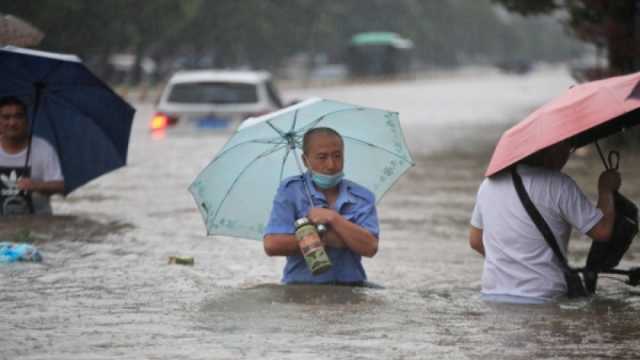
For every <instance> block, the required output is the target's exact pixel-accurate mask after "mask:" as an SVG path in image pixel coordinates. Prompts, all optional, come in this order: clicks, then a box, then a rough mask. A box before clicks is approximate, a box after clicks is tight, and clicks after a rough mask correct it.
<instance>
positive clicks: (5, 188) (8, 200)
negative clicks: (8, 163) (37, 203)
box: [0, 167, 33, 216]
mask: <svg viewBox="0 0 640 360" xmlns="http://www.w3.org/2000/svg"><path fill="white" fill-rule="evenodd" d="M30 173H31V168H30V167H27V169H26V170H25V168H14V167H0V215H5V216H7V215H26V214H33V203H32V200H31V193H28V192H25V191H22V190H20V189H19V188H18V181H20V179H22V178H23V177H28V176H29V174H30Z"/></svg>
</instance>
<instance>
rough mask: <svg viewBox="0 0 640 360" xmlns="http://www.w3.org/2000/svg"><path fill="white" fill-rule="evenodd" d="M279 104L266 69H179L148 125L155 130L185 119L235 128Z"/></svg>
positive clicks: (190, 123)
mask: <svg viewBox="0 0 640 360" xmlns="http://www.w3.org/2000/svg"><path fill="white" fill-rule="evenodd" d="M281 107H282V101H281V100H280V96H279V95H278V93H277V91H276V89H275V87H274V86H273V83H272V79H271V74H269V73H268V72H265V71H222V70H191V71H180V72H177V73H175V74H174V75H173V76H172V77H171V79H169V82H168V83H167V86H166V87H165V89H164V91H163V92H162V95H161V97H160V101H159V103H158V106H157V112H156V114H155V115H154V117H153V119H152V120H151V124H150V127H151V129H152V130H156V129H163V128H166V127H169V126H173V125H176V124H178V123H186V124H189V125H195V126H197V127H200V128H202V127H208V128H235V127H237V126H238V124H240V122H241V121H242V120H244V119H246V118H248V117H251V116H258V115H262V114H266V113H269V112H271V111H274V110H277V109H279V108H281Z"/></svg>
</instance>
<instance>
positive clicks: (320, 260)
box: [296, 224, 331, 275]
mask: <svg viewBox="0 0 640 360" xmlns="http://www.w3.org/2000/svg"><path fill="white" fill-rule="evenodd" d="M296 238H297V239H298V241H299V244H298V245H299V246H300V250H301V251H302V255H303V256H304V260H305V262H306V263H307V266H308V267H309V270H310V271H311V273H312V274H313V275H318V274H321V273H323V272H325V271H327V270H329V268H330V267H331V260H330V259H329V256H327V253H326V252H325V251H324V246H323V245H322V241H320V236H319V235H318V233H317V231H316V228H315V226H313V225H311V224H309V225H304V226H301V227H299V228H298V230H296Z"/></svg>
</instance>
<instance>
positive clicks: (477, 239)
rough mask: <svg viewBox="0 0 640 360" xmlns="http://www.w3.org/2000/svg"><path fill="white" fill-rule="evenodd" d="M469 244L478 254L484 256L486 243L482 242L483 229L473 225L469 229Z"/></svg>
mask: <svg viewBox="0 0 640 360" xmlns="http://www.w3.org/2000/svg"><path fill="white" fill-rule="evenodd" d="M469 246H471V248H472V249H473V250H475V251H476V252H477V253H478V254H480V255H482V256H484V244H483V243H482V229H478V228H477V227H475V226H473V225H472V226H471V227H470V230H469Z"/></svg>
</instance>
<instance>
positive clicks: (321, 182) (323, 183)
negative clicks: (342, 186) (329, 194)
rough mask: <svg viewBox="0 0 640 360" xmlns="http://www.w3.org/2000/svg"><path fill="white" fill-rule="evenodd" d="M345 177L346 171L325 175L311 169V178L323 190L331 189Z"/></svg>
mask: <svg viewBox="0 0 640 360" xmlns="http://www.w3.org/2000/svg"><path fill="white" fill-rule="evenodd" d="M343 177H344V173H343V172H342V171H340V172H339V173H336V174H333V175H325V174H321V173H318V172H315V171H313V170H312V171H311V180H312V181H313V183H314V184H316V186H318V187H319V188H320V189H322V190H327V189H331V188H332V187H334V186H336V185H338V184H339V183H340V181H342V178H343Z"/></svg>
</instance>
